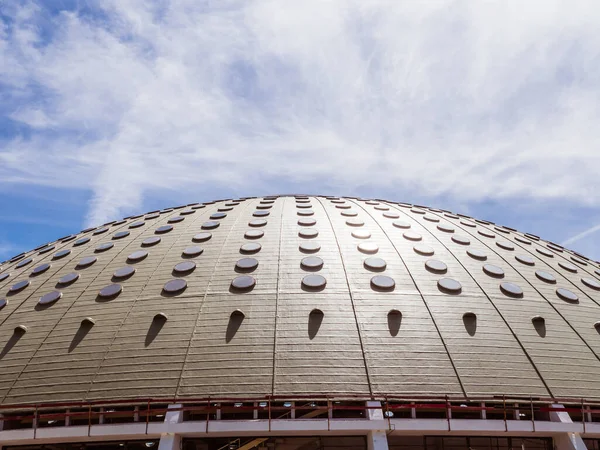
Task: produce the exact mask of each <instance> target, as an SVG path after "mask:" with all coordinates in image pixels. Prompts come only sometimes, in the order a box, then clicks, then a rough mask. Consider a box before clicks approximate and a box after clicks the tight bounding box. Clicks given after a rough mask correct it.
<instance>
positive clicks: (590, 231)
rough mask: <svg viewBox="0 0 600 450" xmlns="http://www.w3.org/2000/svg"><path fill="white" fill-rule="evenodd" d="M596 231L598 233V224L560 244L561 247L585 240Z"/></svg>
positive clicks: (599, 225)
mask: <svg viewBox="0 0 600 450" xmlns="http://www.w3.org/2000/svg"><path fill="white" fill-rule="evenodd" d="M598 231H600V224H598V225H595V226H593V227H590V228H588V229H587V230H584V231H582V232H581V233H578V234H576V235H575V236H571V237H570V238H568V239H566V240H565V241H564V242H563V243H562V245H570V244H573V243H575V242H577V241H580V240H581V239H583V238H586V237H588V236H590V235H591V234H594V233H596V232H598Z"/></svg>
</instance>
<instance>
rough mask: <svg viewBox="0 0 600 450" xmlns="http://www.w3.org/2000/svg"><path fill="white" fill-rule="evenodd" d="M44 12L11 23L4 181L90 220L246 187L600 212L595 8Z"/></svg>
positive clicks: (0, 58)
mask: <svg viewBox="0 0 600 450" xmlns="http://www.w3.org/2000/svg"><path fill="white" fill-rule="evenodd" d="M43 4H44V2H39V3H35V2H21V3H20V4H19V5H18V6H14V7H12V9H11V8H7V11H6V12H4V14H5V20H4V28H3V29H2V30H1V31H0V80H2V81H1V84H0V100H2V102H1V103H2V105H3V106H2V107H1V108H2V109H1V110H0V111H1V112H2V114H3V115H4V117H5V118H6V120H11V121H13V122H14V123H17V124H19V126H22V127H24V128H23V129H24V130H25V131H15V132H14V133H13V134H12V135H10V136H9V137H7V138H4V142H3V143H2V148H1V149H0V184H1V183H12V184H14V183H37V184H41V185H51V186H58V187H75V186H77V187H83V188H86V189H90V190H91V191H92V192H93V197H92V201H91V204H90V210H89V221H90V222H93V223H96V222H102V221H104V220H105V219H106V218H109V217H116V216H119V215H122V214H124V213H125V212H127V211H130V210H133V209H136V208H137V207H139V206H140V204H141V202H142V200H143V197H144V195H146V194H147V193H148V192H149V191H152V190H172V191H173V197H174V198H175V197H176V196H177V192H178V191H182V190H190V189H206V188H207V187H214V188H215V189H216V190H221V191H223V192H240V193H243V192H247V189H246V186H247V185H248V184H251V185H252V186H261V187H264V188H272V191H285V190H286V186H287V184H288V183H293V184H295V185H298V184H300V185H304V186H306V189H305V190H306V191H313V192H314V191H318V188H319V186H323V185H324V184H327V185H328V186H334V187H336V188H337V189H338V190H339V191H340V192H344V191H345V192H348V191H351V190H352V189H353V188H354V186H356V185H357V184H363V185H364V184H370V185H373V186H379V187H382V188H386V189H391V188H396V189H399V190H402V191H404V192H419V193H421V194H423V193H424V194H426V195H430V196H436V195H445V196H448V195H451V196H456V197H459V198H461V199H463V200H464V201H465V202H469V201H481V200H485V199H499V198H514V199H517V200H518V199H521V198H527V199H530V200H531V199H533V200H535V199H544V200H547V199H555V200H557V201H560V202H575V203H580V204H586V205H588V206H593V207H598V206H600V181H599V178H598V176H597V167H598V166H599V165H600V127H598V126H597V124H598V123H600V89H598V86H599V85H600V75H599V74H600V32H599V31H598V23H600V4H599V3H598V2H597V1H583V0H582V1H576V2H569V3H567V2H564V1H558V0H555V1H552V0H544V1H534V0H532V1H528V2H523V3H520V4H519V5H518V6H517V5H516V4H515V3H513V2H506V1H498V2H467V3H464V2H454V1H450V0H448V1H443V0H439V1H434V2H421V3H419V4H418V5H417V4H416V3H414V2H399V1H392V0H390V1H375V0H374V1H370V2H362V1H358V0H357V1H347V0H335V1H334V0H332V1H328V2H322V1H317V0H306V1H302V2H297V1H279V0H277V1H275V0H263V1H259V0H256V1H233V0H232V1H224V2H209V3H206V2H197V1H191V0H190V1H187V2H186V1H180V2H172V3H171V2H169V1H161V2H155V3H149V2H146V1H142V0H139V1H137V0H118V1H117V0H115V1H112V2H104V3H103V4H104V5H105V6H104V7H103V8H102V9H101V10H100V9H98V10H69V11H63V12H60V13H56V12H54V11H48V10H47V9H45V7H44V6H43ZM0 120H1V119H0ZM325 180H326V181H325ZM175 201H176V200H175ZM572 239H573V238H572Z"/></svg>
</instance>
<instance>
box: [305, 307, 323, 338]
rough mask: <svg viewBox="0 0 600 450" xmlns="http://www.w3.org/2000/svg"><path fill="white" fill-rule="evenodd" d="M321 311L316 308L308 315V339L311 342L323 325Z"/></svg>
mask: <svg viewBox="0 0 600 450" xmlns="http://www.w3.org/2000/svg"><path fill="white" fill-rule="evenodd" d="M323 316H324V314H323V311H321V310H320V309H318V308H315V309H313V310H312V311H311V312H310V314H309V315H308V338H309V339H310V340H311V341H312V340H313V339H314V338H315V336H316V335H317V333H318V332H319V328H321V324H322V323H323Z"/></svg>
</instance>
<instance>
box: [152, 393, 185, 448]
mask: <svg viewBox="0 0 600 450" xmlns="http://www.w3.org/2000/svg"><path fill="white" fill-rule="evenodd" d="M178 408H181V404H179V403H175V404H172V405H169V406H168V407H167V413H166V414H165V424H176V423H182V422H183V411H168V410H169V409H178ZM180 448H181V436H180V435H179V434H175V433H163V434H161V436H160V442H159V443H158V450H179V449H180Z"/></svg>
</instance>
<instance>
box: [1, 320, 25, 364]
mask: <svg viewBox="0 0 600 450" xmlns="http://www.w3.org/2000/svg"><path fill="white" fill-rule="evenodd" d="M24 334H25V329H24V328H20V327H17V328H15V331H14V332H13V334H12V336H11V337H10V339H9V340H8V342H7V343H6V344H4V348H3V349H2V351H1V352H0V360H2V358H4V357H5V356H6V355H7V354H8V352H10V351H11V350H12V349H13V347H14V346H15V345H17V342H19V340H20V339H21V338H22V337H23V335H24Z"/></svg>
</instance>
